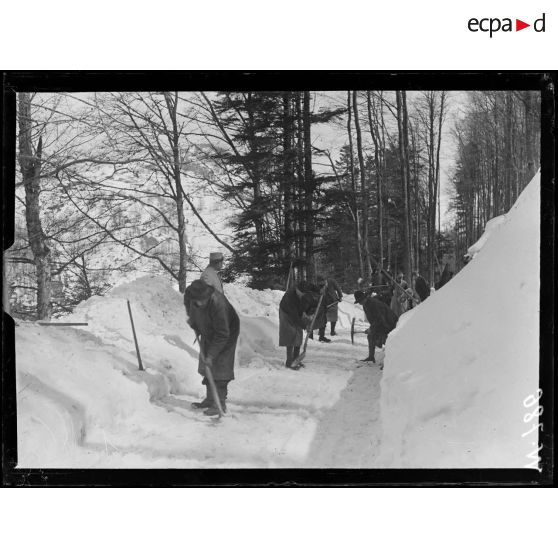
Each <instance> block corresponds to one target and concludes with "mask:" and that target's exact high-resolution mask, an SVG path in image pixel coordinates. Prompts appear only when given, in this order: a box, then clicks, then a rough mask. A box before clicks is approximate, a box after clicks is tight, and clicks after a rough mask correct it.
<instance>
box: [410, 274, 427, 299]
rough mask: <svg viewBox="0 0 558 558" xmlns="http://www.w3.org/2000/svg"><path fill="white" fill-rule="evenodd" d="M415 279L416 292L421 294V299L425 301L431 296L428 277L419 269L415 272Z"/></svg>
mask: <svg viewBox="0 0 558 558" xmlns="http://www.w3.org/2000/svg"><path fill="white" fill-rule="evenodd" d="M413 279H414V281H413V283H414V287H415V292H416V293H417V295H418V296H419V298H420V301H421V302H423V301H424V300H426V299H427V298H428V297H429V296H430V287H429V286H428V283H427V282H426V279H425V278H424V277H423V276H422V275H420V274H419V273H418V272H417V271H414V272H413Z"/></svg>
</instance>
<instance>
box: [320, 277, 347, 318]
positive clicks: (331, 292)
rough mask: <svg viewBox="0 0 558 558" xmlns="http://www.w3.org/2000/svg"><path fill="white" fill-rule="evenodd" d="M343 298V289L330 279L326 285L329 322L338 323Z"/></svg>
mask: <svg viewBox="0 0 558 558" xmlns="http://www.w3.org/2000/svg"><path fill="white" fill-rule="evenodd" d="M342 298H343V293H342V292H341V288H340V287H339V285H338V284H337V281H336V280H335V279H333V278H332V277H330V278H328V280H327V283H326V291H325V296H324V301H325V307H326V319H327V321H328V322H336V321H337V320H338V318H339V314H338V306H339V301H340V300H341V299H342Z"/></svg>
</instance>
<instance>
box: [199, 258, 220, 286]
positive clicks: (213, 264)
mask: <svg viewBox="0 0 558 558" xmlns="http://www.w3.org/2000/svg"><path fill="white" fill-rule="evenodd" d="M223 259H224V258H223V254H221V252H211V254H209V265H208V266H207V267H206V268H205V269H204V271H203V273H202V274H201V276H200V279H201V280H202V281H203V282H204V283H207V284H208V285H211V286H212V287H213V288H214V289H215V290H216V291H218V292H220V293H222V292H223V282H222V281H221V277H219V271H221V269H222V268H223Z"/></svg>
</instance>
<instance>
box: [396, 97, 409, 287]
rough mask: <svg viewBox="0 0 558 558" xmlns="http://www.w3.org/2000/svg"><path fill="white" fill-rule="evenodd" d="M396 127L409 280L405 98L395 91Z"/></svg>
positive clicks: (405, 265) (405, 256)
mask: <svg viewBox="0 0 558 558" xmlns="http://www.w3.org/2000/svg"><path fill="white" fill-rule="evenodd" d="M396 97H397V127H398V131H399V157H400V166H401V186H402V193H403V202H404V216H403V235H404V242H403V246H404V256H403V273H404V274H405V276H406V277H407V278H410V276H411V271H412V268H413V264H412V254H411V237H412V232H411V223H410V221H411V219H410V211H411V208H410V204H409V182H408V178H409V172H408V166H409V158H408V149H407V145H408V143H407V139H408V138H407V133H406V127H407V126H406V114H407V111H406V108H405V104H406V97H405V91H397V92H396Z"/></svg>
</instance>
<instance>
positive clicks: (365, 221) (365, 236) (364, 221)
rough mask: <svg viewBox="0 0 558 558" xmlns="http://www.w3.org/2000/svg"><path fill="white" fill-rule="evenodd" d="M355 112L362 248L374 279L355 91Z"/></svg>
mask: <svg viewBox="0 0 558 558" xmlns="http://www.w3.org/2000/svg"><path fill="white" fill-rule="evenodd" d="M353 110H354V113H355V130H356V135H357V154H358V164H359V168H360V191H361V195H362V236H363V243H362V245H363V246H362V247H363V250H364V263H365V271H366V278H367V279H368V280H370V278H371V277H372V263H371V261H370V247H369V240H368V188H367V187H366V169H365V168H364V156H363V154H362V134H361V131H360V120H359V116H358V106H357V92H356V91H353Z"/></svg>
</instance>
